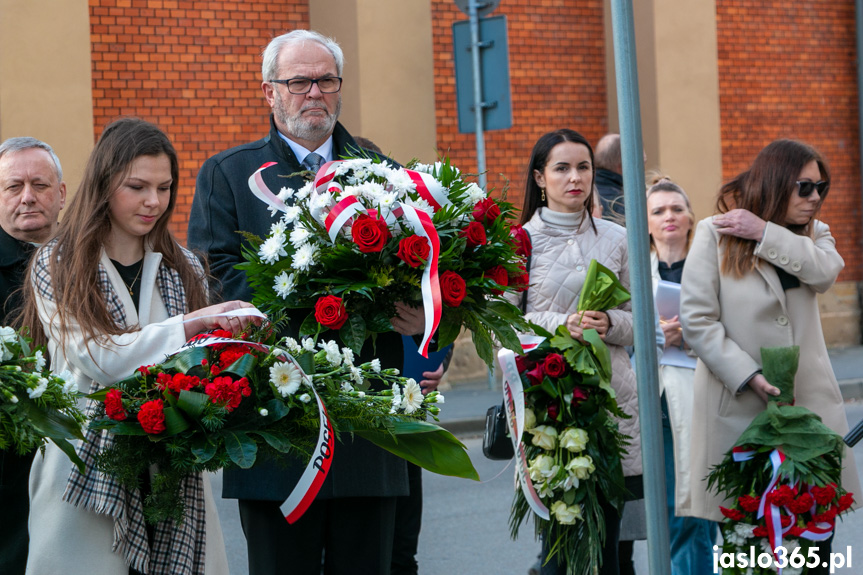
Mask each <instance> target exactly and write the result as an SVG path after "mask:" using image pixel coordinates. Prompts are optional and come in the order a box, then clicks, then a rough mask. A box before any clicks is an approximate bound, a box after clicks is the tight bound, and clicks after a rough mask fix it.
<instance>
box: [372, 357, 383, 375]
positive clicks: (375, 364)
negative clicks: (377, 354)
mask: <svg viewBox="0 0 863 575" xmlns="http://www.w3.org/2000/svg"><path fill="white" fill-rule="evenodd" d="M372 371H373V372H375V373H380V372H381V360H379V359H378V358H374V359H373V360H372Z"/></svg>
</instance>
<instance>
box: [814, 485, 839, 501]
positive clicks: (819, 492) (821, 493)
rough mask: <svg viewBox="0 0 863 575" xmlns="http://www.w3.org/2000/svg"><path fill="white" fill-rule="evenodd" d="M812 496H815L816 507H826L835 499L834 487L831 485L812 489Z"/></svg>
mask: <svg viewBox="0 0 863 575" xmlns="http://www.w3.org/2000/svg"><path fill="white" fill-rule="evenodd" d="M812 495H813V496H815V501H817V502H818V505H828V504H829V503H830V502H831V501H833V499H835V498H836V486H835V485H834V484H833V483H831V484H829V485H825V486H824V487H813V488H812Z"/></svg>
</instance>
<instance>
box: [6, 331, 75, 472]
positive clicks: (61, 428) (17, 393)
mask: <svg viewBox="0 0 863 575" xmlns="http://www.w3.org/2000/svg"><path fill="white" fill-rule="evenodd" d="M84 423H85V418H84V415H83V414H82V413H81V412H80V411H79V409H78V390H77V387H76V385H75V381H74V380H73V379H72V376H71V375H70V374H68V373H67V374H60V375H57V374H54V373H52V372H51V371H49V370H48V369H47V362H46V358H45V355H44V351H43V350H42V349H40V348H37V349H32V348H31V347H30V340H29V338H27V337H26V336H25V335H23V334H21V333H18V332H16V331H15V330H14V329H13V328H11V327H0V449H4V450H6V449H8V450H10V451H14V452H15V453H18V454H20V455H23V454H25V453H29V452H31V451H34V450H35V449H37V448H40V449H41V448H44V446H45V443H46V441H49V440H50V441H52V442H53V443H54V444H56V445H57V447H59V448H60V449H61V450H63V452H64V453H65V454H66V455H68V456H69V458H70V459H71V460H72V461H73V462H74V463H75V464H76V465H77V466H78V467H79V469H83V467H82V466H83V463H82V462H81V459H80V458H79V457H78V456H77V454H76V453H75V449H74V448H73V447H72V444H70V443H69V441H68V440H69V439H73V438H76V439H84V435H83V433H82V431H81V428H82V426H83V425H84Z"/></svg>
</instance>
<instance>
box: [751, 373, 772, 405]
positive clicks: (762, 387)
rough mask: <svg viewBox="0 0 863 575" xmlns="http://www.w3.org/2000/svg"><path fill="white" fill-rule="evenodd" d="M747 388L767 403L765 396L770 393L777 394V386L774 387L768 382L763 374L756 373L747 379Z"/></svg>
mask: <svg viewBox="0 0 863 575" xmlns="http://www.w3.org/2000/svg"><path fill="white" fill-rule="evenodd" d="M749 389H751V390H752V391H754V392H755V393H756V394H758V397H760V398H761V399H762V400H764V403H767V398H768V396H770V395H779V393H780V391H779V388H777V387H774V386H772V385H770V383H768V381H767V378H765V377H764V376H763V375H761V374H760V373H759V374H756V375H755V376H754V377H753V378H752V379H750V380H749Z"/></svg>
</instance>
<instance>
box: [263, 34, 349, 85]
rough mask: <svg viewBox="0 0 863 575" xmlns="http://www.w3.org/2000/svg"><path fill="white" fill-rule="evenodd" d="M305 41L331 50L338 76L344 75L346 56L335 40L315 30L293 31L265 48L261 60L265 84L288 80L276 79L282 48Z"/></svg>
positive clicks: (271, 41)
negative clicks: (272, 81) (343, 68)
mask: <svg viewBox="0 0 863 575" xmlns="http://www.w3.org/2000/svg"><path fill="white" fill-rule="evenodd" d="M305 41H310V42H317V43H318V44H320V45H321V46H323V47H324V48H326V49H327V50H329V51H330V54H332V55H333V60H335V62H336V74H337V75H338V76H341V75H342V66H344V63H345V55H344V54H343V53H342V49H341V47H339V45H338V43H337V42H336V41H335V40H333V39H332V38H328V37H327V36H324V35H323V34H321V33H319V32H315V31H314V30H292V31H290V32H288V33H287V34H282V35H281V36H276V37H275V38H273V39H272V40H270V43H269V44H267V47H266V48H264V51H263V52H262V53H261V58H262V60H263V62H262V63H261V79H262V80H263V81H264V82H269V81H270V80H286V79H287V78H276V73H277V72H278V70H277V68H278V63H279V53H281V51H282V48H283V47H285V46H286V45H287V44H292V43H294V42H305Z"/></svg>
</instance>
